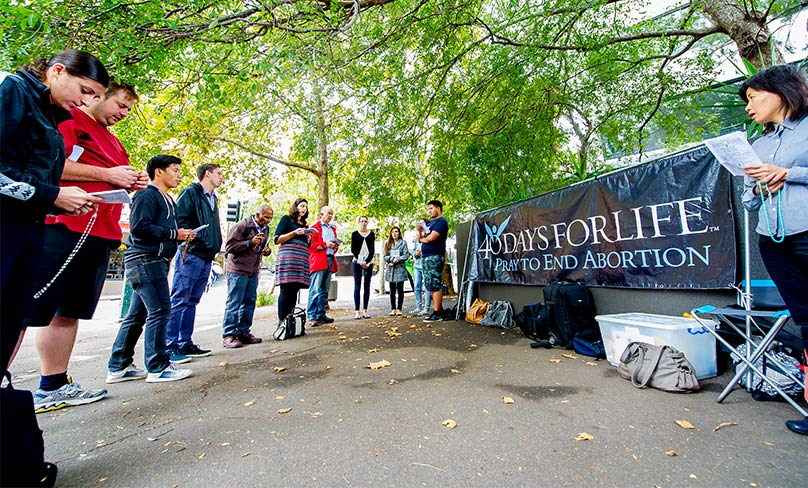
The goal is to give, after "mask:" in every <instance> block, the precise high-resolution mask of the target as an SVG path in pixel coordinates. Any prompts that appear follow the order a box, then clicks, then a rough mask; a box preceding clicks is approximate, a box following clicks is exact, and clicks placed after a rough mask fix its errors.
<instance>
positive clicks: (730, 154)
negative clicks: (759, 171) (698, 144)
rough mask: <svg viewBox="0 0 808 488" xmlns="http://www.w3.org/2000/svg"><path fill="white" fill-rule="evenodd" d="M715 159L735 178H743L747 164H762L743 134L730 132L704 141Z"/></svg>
mask: <svg viewBox="0 0 808 488" xmlns="http://www.w3.org/2000/svg"><path fill="white" fill-rule="evenodd" d="M704 144H705V145H706V146H707V149H709V150H710V152H712V153H713V155H714V156H715V159H717V160H718V162H719V163H721V166H723V167H725V168H726V169H727V171H729V172H730V173H732V174H733V175H735V176H744V175H745V174H746V173H744V171H743V168H744V166H746V165H749V164H763V162H762V161H761V160H760V158H759V157H758V155H757V154H756V153H755V150H754V149H752V146H751V145H750V144H749V142H748V141H747V140H746V134H745V133H743V132H731V133H729V134H725V135H723V136H720V137H716V138H714V139H707V140H706V141H704Z"/></svg>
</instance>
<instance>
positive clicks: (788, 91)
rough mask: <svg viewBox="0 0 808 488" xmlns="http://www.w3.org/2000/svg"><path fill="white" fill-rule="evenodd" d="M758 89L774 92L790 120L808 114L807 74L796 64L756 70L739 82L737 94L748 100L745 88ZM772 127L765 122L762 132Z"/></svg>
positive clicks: (772, 126)
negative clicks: (746, 78)
mask: <svg viewBox="0 0 808 488" xmlns="http://www.w3.org/2000/svg"><path fill="white" fill-rule="evenodd" d="M748 88H751V89H753V90H760V91H765V92H769V93H774V94H775V95H777V96H778V97H779V98H780V102H782V104H783V106H784V107H785V109H786V116H787V117H788V118H789V119H791V120H800V119H801V118H802V117H804V116H805V115H806V114H808V76H806V74H805V71H804V70H802V69H800V68H799V67H798V66H796V65H792V64H780V65H777V66H772V67H771V68H767V69H764V70H763V71H758V72H757V73H755V74H754V75H752V76H751V77H750V78H749V79H748V80H746V81H744V82H743V83H742V84H741V87H740V88H739V89H738V95H740V97H741V99H742V100H743V101H744V102H747V103H748V102H749V99H748V98H747V96H746V90H747V89H748ZM773 129H774V124H772V123H771V122H770V123H767V124H766V129H765V131H764V132H769V131H771V130H773Z"/></svg>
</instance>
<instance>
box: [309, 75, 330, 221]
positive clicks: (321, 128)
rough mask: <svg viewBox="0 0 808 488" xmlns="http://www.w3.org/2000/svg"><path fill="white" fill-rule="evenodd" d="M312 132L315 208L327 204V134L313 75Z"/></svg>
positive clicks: (320, 93)
mask: <svg viewBox="0 0 808 488" xmlns="http://www.w3.org/2000/svg"><path fill="white" fill-rule="evenodd" d="M312 92H313V95H314V123H315V127H314V133H315V137H316V139H317V188H318V193H317V204H318V207H317V209H318V210H319V209H321V208H323V207H325V206H326V205H328V135H327V134H326V123H325V114H324V111H323V96H322V88H321V87H320V82H319V81H318V79H317V76H316V75H315V76H314V89H313V90H312Z"/></svg>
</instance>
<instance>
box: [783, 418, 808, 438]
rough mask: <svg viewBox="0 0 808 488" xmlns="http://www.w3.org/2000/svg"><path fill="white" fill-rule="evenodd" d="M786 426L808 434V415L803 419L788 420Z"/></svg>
mask: <svg viewBox="0 0 808 488" xmlns="http://www.w3.org/2000/svg"><path fill="white" fill-rule="evenodd" d="M786 427H788V430H790V431H791V432H796V433H797V434H802V435H808V417H805V418H804V419H802V420H787V421H786Z"/></svg>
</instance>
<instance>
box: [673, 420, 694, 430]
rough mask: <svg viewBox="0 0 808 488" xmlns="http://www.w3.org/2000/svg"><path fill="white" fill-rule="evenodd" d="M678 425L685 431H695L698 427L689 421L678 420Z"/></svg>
mask: <svg viewBox="0 0 808 488" xmlns="http://www.w3.org/2000/svg"><path fill="white" fill-rule="evenodd" d="M676 425H678V426H679V427H681V428H683V429H695V428H696V426H695V425H693V424H691V423H690V422H688V421H687V420H677V421H676Z"/></svg>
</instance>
